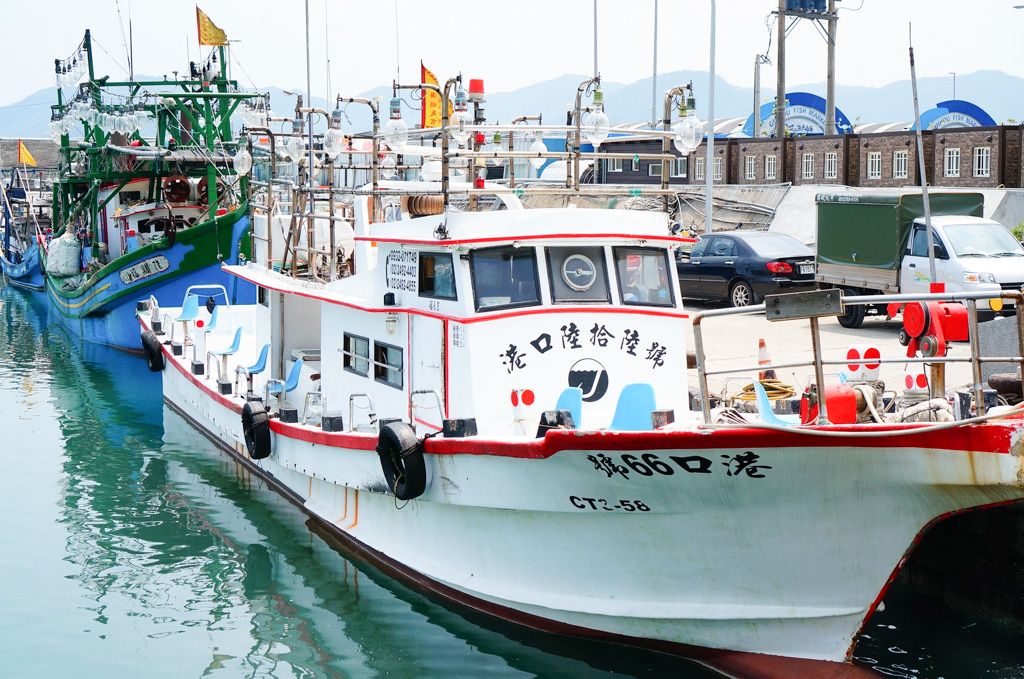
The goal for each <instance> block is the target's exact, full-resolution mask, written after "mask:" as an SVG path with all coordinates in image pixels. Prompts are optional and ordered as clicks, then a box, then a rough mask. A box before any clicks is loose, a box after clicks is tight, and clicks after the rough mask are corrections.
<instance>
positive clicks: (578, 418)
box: [555, 387, 583, 429]
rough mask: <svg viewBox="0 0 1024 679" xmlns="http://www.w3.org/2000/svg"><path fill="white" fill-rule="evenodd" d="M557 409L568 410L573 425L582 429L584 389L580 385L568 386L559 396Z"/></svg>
mask: <svg viewBox="0 0 1024 679" xmlns="http://www.w3.org/2000/svg"><path fill="white" fill-rule="evenodd" d="M555 410H568V411H569V414H570V415H572V422H573V425H574V426H575V427H576V428H577V429H580V428H581V426H582V422H583V390H582V389H580V388H579V387H566V388H565V389H564V390H563V391H562V393H561V394H560V395H559V396H558V403H556V404H555Z"/></svg>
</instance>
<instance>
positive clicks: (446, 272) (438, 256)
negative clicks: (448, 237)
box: [419, 252, 457, 299]
mask: <svg viewBox="0 0 1024 679" xmlns="http://www.w3.org/2000/svg"><path fill="white" fill-rule="evenodd" d="M419 268H420V283H419V292H420V297H440V298H442V299H457V297H456V295H455V266H454V264H453V262H452V255H451V253H450V252H421V253H420V267H419Z"/></svg>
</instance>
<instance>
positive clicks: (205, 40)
mask: <svg viewBox="0 0 1024 679" xmlns="http://www.w3.org/2000/svg"><path fill="white" fill-rule="evenodd" d="M196 24H197V25H198V26H199V44H200V45H227V44H228V35H227V33H225V32H224V31H222V30H220V29H219V28H217V26H215V25H214V23H213V22H212V21H210V17H208V16H206V14H204V13H203V10H201V9H199V6H198V5H197V6H196Z"/></svg>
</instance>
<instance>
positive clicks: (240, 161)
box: [231, 137, 252, 175]
mask: <svg viewBox="0 0 1024 679" xmlns="http://www.w3.org/2000/svg"><path fill="white" fill-rule="evenodd" d="M231 164H232V165H233V166H234V168H235V174H237V175H243V174H248V173H249V170H251V169H252V154H251V153H249V149H248V148H246V143H245V137H242V138H241V139H239V140H238V153H236V154H235V157H234V158H233V159H232V161H231Z"/></svg>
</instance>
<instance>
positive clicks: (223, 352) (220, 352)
mask: <svg viewBox="0 0 1024 679" xmlns="http://www.w3.org/2000/svg"><path fill="white" fill-rule="evenodd" d="M213 313H214V315H216V314H217V309H214V310H213ZM241 345H242V329H241V328H238V329H237V330H235V339H234V340H233V341H232V342H231V344H229V345H228V346H226V347H224V348H223V349H213V350H211V351H207V352H206V364H207V367H206V372H207V373H209V372H210V367H209V364H210V356H220V361H221V366H220V372H219V373H218V374H217V378H218V379H224V373H225V372H227V369H228V356H230V355H232V354H235V353H238V348H239V347H240V346H241Z"/></svg>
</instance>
